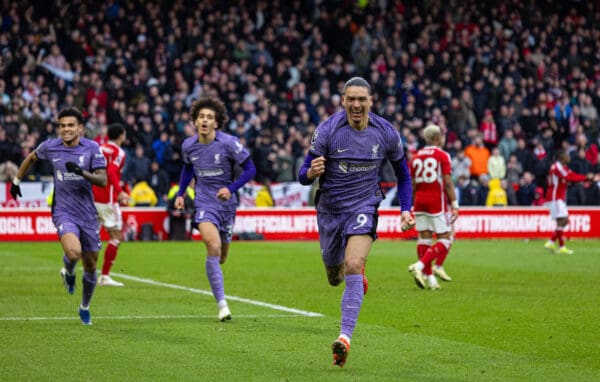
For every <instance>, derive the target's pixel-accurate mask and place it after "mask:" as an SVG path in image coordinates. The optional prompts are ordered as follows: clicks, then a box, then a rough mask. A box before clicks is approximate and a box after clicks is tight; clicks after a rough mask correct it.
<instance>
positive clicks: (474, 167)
mask: <svg viewBox="0 0 600 382" xmlns="http://www.w3.org/2000/svg"><path fill="white" fill-rule="evenodd" d="M465 155H466V156H467V157H468V158H469V159H470V160H471V168H470V173H471V178H475V179H477V178H479V176H481V175H482V174H487V172H488V168H487V166H488V159H489V157H490V151H489V150H488V149H487V147H485V146H484V145H483V138H482V137H481V135H480V134H477V135H476V136H475V138H474V139H473V143H472V144H470V145H468V146H467V147H466V148H465Z"/></svg>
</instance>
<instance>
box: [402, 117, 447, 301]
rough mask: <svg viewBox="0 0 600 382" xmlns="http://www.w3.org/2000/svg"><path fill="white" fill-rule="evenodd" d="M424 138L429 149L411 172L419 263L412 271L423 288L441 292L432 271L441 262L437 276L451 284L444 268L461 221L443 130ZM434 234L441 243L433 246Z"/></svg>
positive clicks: (432, 130) (430, 131) (428, 129)
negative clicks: (455, 229) (454, 225)
mask: <svg viewBox="0 0 600 382" xmlns="http://www.w3.org/2000/svg"><path fill="white" fill-rule="evenodd" d="M423 135H424V138H425V143H426V146H425V147H424V148H422V149H421V150H419V151H418V152H417V154H416V155H415V156H414V157H413V160H412V162H411V168H410V170H411V177H412V182H413V192H414V201H415V202H414V208H413V210H414V213H415V218H416V230H417V232H418V241H417V254H418V256H419V261H417V262H416V263H414V264H411V265H410V266H409V267H408V271H409V272H410V273H411V274H412V275H413V277H414V279H415V282H416V284H417V286H418V287H419V288H425V287H427V286H428V287H429V289H432V290H435V289H440V284H439V283H438V282H437V279H436V278H435V275H434V274H433V272H432V269H431V264H432V262H433V260H436V262H437V265H436V274H438V275H439V276H440V278H442V279H444V280H445V281H450V280H451V278H450V277H449V276H448V275H447V274H446V272H445V271H444V269H443V268H442V267H441V264H443V262H444V259H445V258H446V256H447V255H448V252H449V251H450V247H451V246H452V236H453V235H452V231H453V229H452V223H454V221H455V220H456V218H458V201H457V200H456V194H455V192H454V183H453V182H452V163H451V160H450V155H449V154H448V153H447V152H445V151H444V150H442V147H443V146H444V141H445V139H444V134H443V133H442V129H441V128H440V127H439V126H437V125H428V126H427V127H425V130H423ZM449 206H450V207H449ZM434 233H435V234H436V236H437V241H436V243H435V244H433V245H432V243H433V234H434Z"/></svg>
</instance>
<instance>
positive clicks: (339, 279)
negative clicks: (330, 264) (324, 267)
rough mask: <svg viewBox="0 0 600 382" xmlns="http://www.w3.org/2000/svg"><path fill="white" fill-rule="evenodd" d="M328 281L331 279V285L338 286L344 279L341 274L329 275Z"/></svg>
mask: <svg viewBox="0 0 600 382" xmlns="http://www.w3.org/2000/svg"><path fill="white" fill-rule="evenodd" d="M327 281H329V285H331V286H338V285H340V284H341V283H342V281H344V278H343V277H339V276H337V275H336V276H328V277H327Z"/></svg>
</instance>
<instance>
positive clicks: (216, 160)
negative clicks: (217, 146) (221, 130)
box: [215, 153, 221, 164]
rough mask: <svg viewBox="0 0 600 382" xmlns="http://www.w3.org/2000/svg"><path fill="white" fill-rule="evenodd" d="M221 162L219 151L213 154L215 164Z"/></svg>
mask: <svg viewBox="0 0 600 382" xmlns="http://www.w3.org/2000/svg"><path fill="white" fill-rule="evenodd" d="M219 163H221V153H216V154H215V164H219Z"/></svg>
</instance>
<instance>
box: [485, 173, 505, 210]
mask: <svg viewBox="0 0 600 382" xmlns="http://www.w3.org/2000/svg"><path fill="white" fill-rule="evenodd" d="M489 188H490V191H489V192H488V195H487V200H486V201H485V205H486V206H487V207H506V206H507V205H508V201H507V197H506V191H504V189H503V188H502V186H501V184H500V178H494V179H492V180H490V184H489Z"/></svg>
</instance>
